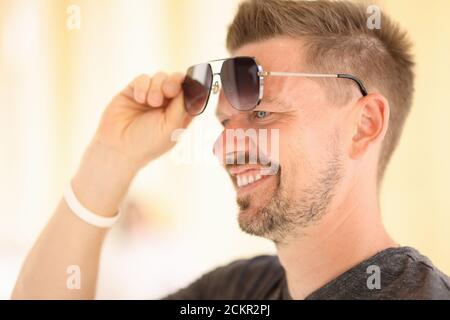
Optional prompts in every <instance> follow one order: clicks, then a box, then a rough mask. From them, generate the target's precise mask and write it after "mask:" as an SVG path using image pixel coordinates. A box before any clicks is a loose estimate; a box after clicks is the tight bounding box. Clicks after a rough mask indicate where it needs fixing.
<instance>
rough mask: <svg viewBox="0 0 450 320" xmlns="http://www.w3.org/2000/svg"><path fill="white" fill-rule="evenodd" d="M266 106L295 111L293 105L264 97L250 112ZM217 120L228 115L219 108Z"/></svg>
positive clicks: (216, 113)
mask: <svg viewBox="0 0 450 320" xmlns="http://www.w3.org/2000/svg"><path fill="white" fill-rule="evenodd" d="M265 104H271V105H274V106H276V107H279V108H280V110H276V111H286V110H291V109H293V107H292V105H291V104H289V103H287V102H285V101H283V100H281V99H279V98H278V97H273V98H270V97H267V98H266V97H264V98H263V100H261V103H260V104H259V105H258V106H256V107H255V108H254V109H252V110H250V111H255V110H258V107H260V106H264V105H265ZM276 111H274V112H276ZM215 115H216V118H219V119H220V118H221V117H227V114H226V113H224V112H221V111H219V108H216V112H215Z"/></svg>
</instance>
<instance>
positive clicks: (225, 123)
mask: <svg viewBox="0 0 450 320" xmlns="http://www.w3.org/2000/svg"><path fill="white" fill-rule="evenodd" d="M228 121H230V120H229V119H224V120H222V121H220V123H221V124H222V126H223V127H225V126H226V125H227V123H228Z"/></svg>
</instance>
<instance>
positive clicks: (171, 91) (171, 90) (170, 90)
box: [162, 73, 184, 99]
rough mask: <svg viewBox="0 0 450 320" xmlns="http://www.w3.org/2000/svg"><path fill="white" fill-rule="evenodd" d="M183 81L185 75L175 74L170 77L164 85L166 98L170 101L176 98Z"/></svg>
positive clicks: (163, 89)
mask: <svg viewBox="0 0 450 320" xmlns="http://www.w3.org/2000/svg"><path fill="white" fill-rule="evenodd" d="M183 80H184V74H182V73H174V74H172V75H171V76H170V77H168V78H167V79H166V80H165V81H164V83H163V85H162V91H163V94H164V96H165V97H166V98H169V99H172V98H175V97H176V96H177V95H178V94H179V93H180V91H181V83H182V82H183Z"/></svg>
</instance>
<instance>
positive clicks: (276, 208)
mask: <svg viewBox="0 0 450 320" xmlns="http://www.w3.org/2000/svg"><path fill="white" fill-rule="evenodd" d="M381 22H382V25H381V28H380V29H374V30H371V29H369V28H368V27H367V14H366V7H364V6H362V5H357V4H353V3H349V2H331V1H312V2H311V1H279V0H273V1H257V0H255V1H249V2H245V3H243V4H242V5H241V6H240V8H239V11H238V13H237V15H236V17H235V19H234V21H233V23H232V25H231V26H230V28H229V33H228V37H227V46H228V49H229V50H230V52H231V55H232V57H256V60H255V61H258V63H259V64H260V65H261V66H262V67H263V69H264V70H267V71H268V72H266V73H264V72H263V73H258V74H257V75H258V76H264V77H265V78H264V95H263V98H262V100H261V102H260V103H259V104H257V103H255V105H254V106H253V107H252V108H251V109H246V110H243V109H244V108H243V107H242V105H240V102H242V100H243V99H244V98H245V97H243V96H241V95H243V94H242V92H239V90H237V91H236V92H233V90H228V89H229V88H228V89H227V88H225V89H226V90H224V91H225V92H223V91H222V92H221V94H220V97H219V105H218V107H217V114H218V117H219V120H220V121H221V123H222V125H223V126H224V133H222V135H221V136H220V137H219V139H218V143H217V145H216V148H215V152H216V153H217V155H218V156H219V158H222V157H226V156H227V155H228V153H229V150H226V151H225V152H222V151H223V150H222V149H223V148H224V146H225V145H229V144H230V141H225V143H223V141H224V140H226V137H225V131H226V130H235V129H243V130H247V129H258V130H260V129H277V130H278V132H279V140H278V149H279V156H278V158H277V159H272V158H271V159H270V160H271V161H273V162H275V161H276V163H277V170H276V172H273V173H275V174H270V175H264V176H262V175H261V174H260V172H261V170H262V169H264V168H265V166H264V165H262V164H261V163H257V164H248V163H246V164H237V165H236V164H234V165H230V164H227V163H225V165H224V166H225V168H226V169H227V170H228V172H229V174H230V177H231V179H232V181H233V183H234V185H235V187H236V192H237V202H238V204H239V207H240V212H239V216H238V217H239V218H238V220H239V225H240V227H241V228H242V229H243V230H244V231H245V232H248V233H251V234H254V235H257V236H261V237H265V238H267V239H270V240H272V241H274V242H275V244H276V248H277V252H278V255H277V256H260V257H256V258H253V259H249V260H239V261H236V262H233V263H231V264H229V265H227V266H223V267H220V268H218V269H216V270H213V271H212V272H210V273H208V274H206V275H204V276H203V277H201V278H200V279H198V280H197V281H195V282H194V283H193V284H191V285H190V286H188V287H187V288H184V289H182V290H180V291H178V292H176V293H174V294H172V295H170V296H168V297H166V298H168V299H221V298H222V299H291V298H292V299H442V298H444V299H450V279H449V278H448V277H447V276H446V275H444V274H443V273H442V272H440V271H439V270H437V269H436V268H435V267H434V266H433V264H432V263H431V262H430V261H429V260H428V259H427V258H426V257H424V256H422V255H421V254H420V253H419V252H418V251H417V250H415V249H413V248H410V247H401V246H399V244H397V243H396V242H395V241H394V240H393V239H392V238H391V237H390V236H389V235H388V233H387V232H386V230H385V229H384V227H383V224H382V222H381V217H380V209H379V205H378V192H379V186H380V182H381V179H382V177H383V174H384V171H385V169H386V165H387V163H388V162H389V159H390V157H391V155H392V152H393V151H394V149H395V147H396V145H397V143H398V141H399V138H400V134H401V131H402V127H403V124H404V122H405V119H406V117H407V115H408V113H409V109H410V106H411V101H412V94H413V71H412V68H413V59H412V55H411V52H410V50H411V48H410V47H411V46H410V43H409V41H408V40H407V37H406V34H405V33H404V32H403V31H401V30H400V29H399V28H398V26H397V25H396V24H395V23H393V22H392V21H391V20H390V19H389V18H388V17H387V16H385V15H382V19H381ZM230 61H233V63H235V64H237V63H236V61H237V60H230ZM247 61H249V60H247ZM224 63H225V62H224ZM271 71H275V72H273V73H271ZM276 72H281V73H285V75H286V76H280V77H277V76H274V77H271V76H270V75H276ZM300 73H301V74H303V75H304V76H299V75H301V74H300ZM288 74H290V75H292V76H289V75H288ZM295 74H297V76H295ZM305 74H309V75H310V76H307V75H306V76H305ZM333 74H334V75H340V76H338V77H335V78H332V77H331V76H330V75H333ZM279 75H282V74H279ZM314 75H316V76H314ZM326 75H329V76H326ZM220 76H221V77H222V84H223V85H224V87H225V83H226V82H227V81H224V78H223V77H225V75H224V73H223V72H222V74H221V75H220ZM242 76H243V75H242ZM238 77H240V76H238ZM228 80H229V79H228ZM240 80H242V79H237V80H236V82H239V81H240ZM224 82H225V83H224ZM182 84H183V86H185V85H186V78H185V76H184V75H181V74H174V75H171V76H167V75H166V74H164V73H158V74H156V75H154V76H153V77H149V76H146V75H143V76H139V77H137V78H136V79H135V80H134V81H133V82H132V83H131V84H130V85H129V86H128V87H127V88H126V89H124V91H122V92H121V93H119V94H118V95H117V96H116V97H115V98H114V99H113V100H112V102H111V103H110V105H109V106H108V107H107V108H106V110H105V112H104V114H103V116H102V119H101V123H100V125H99V127H98V130H97V132H96V134H95V136H94V138H93V140H92V142H91V144H90V145H89V147H88V149H87V150H86V152H85V155H84V157H83V160H82V163H81V164H80V167H79V170H78V172H77V174H76V175H75V177H74V178H73V180H72V182H71V187H72V189H73V190H72V191H73V194H69V195H68V196H66V197H65V198H64V199H63V200H61V202H60V204H59V206H58V208H57V210H56V212H55V214H54V216H53V218H52V219H51V221H50V222H49V224H48V225H47V227H46V228H45V230H44V231H43V233H42V235H41V236H40V238H39V239H38V241H37V243H36V244H35V246H34V248H33V249H32V251H31V252H30V254H29V256H28V257H27V260H26V262H25V264H24V267H23V269H22V271H21V274H20V276H19V279H18V281H17V284H16V287H15V290H14V292H13V297H14V298H77V299H78V298H94V295H95V282H96V277H97V268H98V260H99V254H100V249H101V244H102V242H103V239H104V236H105V234H106V231H105V229H104V228H99V227H98V226H102V224H103V226H105V225H109V221H111V220H110V219H111V218H108V217H113V216H115V215H116V212H117V211H118V207H119V204H120V202H121V200H122V198H123V196H124V194H125V193H126V191H127V188H128V186H129V184H130V183H131V181H132V179H133V177H134V176H135V175H136V174H137V172H138V171H139V169H140V168H142V167H143V166H145V165H146V164H147V163H149V162H150V161H152V160H154V159H155V158H157V157H158V156H160V155H161V154H163V153H165V152H166V151H168V150H169V149H170V148H171V147H172V146H173V145H174V142H173V141H172V140H171V139H170V136H171V133H172V132H173V130H175V129H177V128H185V127H186V126H187V125H188V124H189V122H190V121H191V120H192V116H190V115H189V114H187V113H186V111H185V110H184V108H183V106H186V110H188V109H189V108H188V106H189V105H188V104H189V101H186V98H189V95H188V94H187V92H188V90H187V88H186V87H184V90H183V91H184V96H183V92H182ZM205 88H207V86H205ZM200 89H201V88H200ZM207 89H210V88H207ZM200 91H201V90H200ZM261 92H262V91H260V92H259V93H261ZM204 93H205V94H209V93H210V92H208V91H205V92H204ZM233 94H234V95H235V98H237V101H238V102H237V103H236V101H234V102H233V99H230V97H231V98H232V96H233ZM204 100H207V99H204ZM194 103H196V102H195V99H193V100H192V104H194ZM202 107H203V108H204V107H205V106H204V105H202ZM240 107H241V108H240ZM149 137H150V138H149ZM231 144H232V145H233V146H234V147H235V150H233V152H232V153H236V154H237V153H239V152H241V153H249V150H248V148H249V147H248V144H244V149H243V150H238V148H237V147H236V145H235V141H234V138H233V141H232V142H231ZM273 147H274V146H271V148H273ZM80 207H83V208H86V209H87V210H84V211H83V209H80ZM86 211H88V212H87V213H86ZM89 212H90V213H89ZM101 218H104V219H101ZM74 262H76V264H77V265H79V266H80V268H81V270H83V279H84V281H83V286H82V288H81V289H80V290H68V289H67V288H66V276H67V274H66V272H65V271H66V267H67V266H68V265H70V264H73V263H74Z"/></svg>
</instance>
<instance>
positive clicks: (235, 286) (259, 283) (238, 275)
mask: <svg viewBox="0 0 450 320" xmlns="http://www.w3.org/2000/svg"><path fill="white" fill-rule="evenodd" d="M283 275H284V272H283V268H282V267H281V265H280V263H279V260H278V257H277V256H273V255H261V256H257V257H254V258H250V259H240V260H236V261H233V262H231V263H229V264H227V265H223V266H220V267H218V268H216V269H214V270H212V271H210V272H208V273H206V274H204V275H203V276H202V277H200V278H199V279H198V280H196V281H195V282H194V283H192V284H191V285H189V286H188V287H186V288H184V289H181V290H180V291H178V292H177V293H175V294H173V295H171V296H169V297H167V298H170V299H259V298H260V297H261V298H265V297H266V296H267V294H268V293H269V292H270V289H272V288H273V287H274V286H276V285H277V284H278V283H279V282H280V281H281V280H282V277H283Z"/></svg>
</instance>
